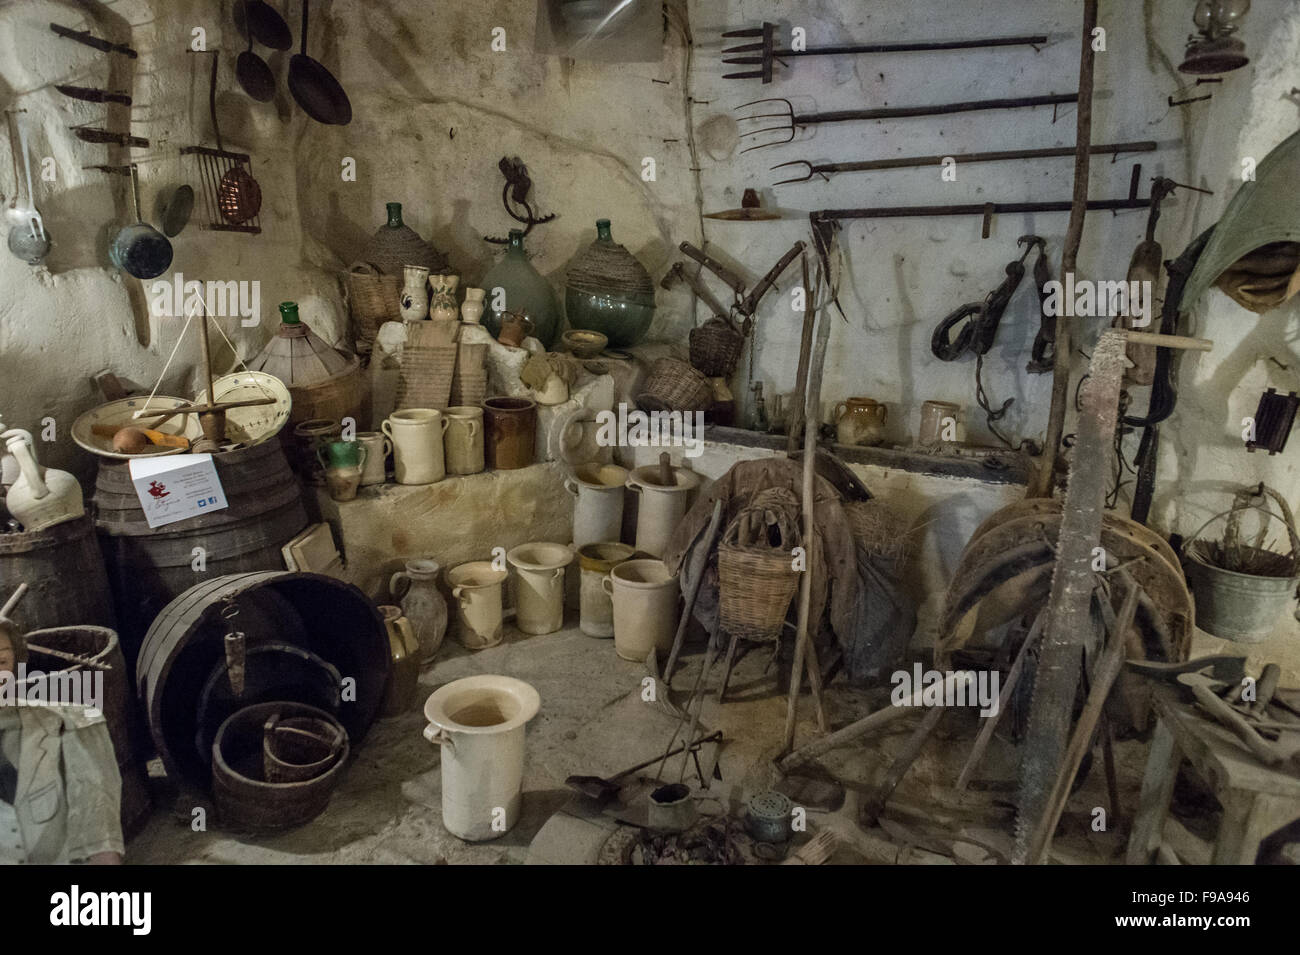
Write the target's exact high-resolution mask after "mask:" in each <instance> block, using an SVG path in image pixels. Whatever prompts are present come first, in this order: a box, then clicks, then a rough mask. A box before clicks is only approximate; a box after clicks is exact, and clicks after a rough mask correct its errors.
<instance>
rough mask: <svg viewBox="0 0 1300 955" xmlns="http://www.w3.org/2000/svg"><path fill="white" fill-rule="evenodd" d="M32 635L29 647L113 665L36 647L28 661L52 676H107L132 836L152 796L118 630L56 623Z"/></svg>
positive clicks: (107, 705) (108, 714)
mask: <svg viewBox="0 0 1300 955" xmlns="http://www.w3.org/2000/svg"><path fill="white" fill-rule="evenodd" d="M26 639H27V642H28V644H29V645H30V644H34V645H36V646H39V647H43V648H45V649H47V650H58V651H62V652H63V653H74V654H76V655H77V656H80V657H85V658H86V659H87V660H88V661H90V662H91V663H98V664H101V665H103V666H106V667H108V669H106V670H103V671H97V670H96V669H95V668H94V667H91V666H86V665H82V664H80V663H70V662H69V661H67V660H62V659H60V658H59V657H56V656H53V655H48V654H45V653H42V652H41V651H40V650H36V649H31V651H30V653H29V655H28V660H27V670H28V673H29V674H31V672H32V671H34V670H39V671H41V672H42V673H47V674H50V673H78V674H83V673H91V674H94V673H96V672H102V673H103V674H104V676H103V681H104V683H103V689H102V694H103V699H102V701H101V702H102V706H103V713H104V719H105V720H106V721H107V722H108V735H109V736H110V737H112V739H113V751H114V752H115V753H116V754H117V768H118V771H119V772H120V773H121V774H122V832H123V833H124V834H125V835H126V836H127V838H130V837H131V836H133V835H135V833H136V832H138V831H139V830H140V828H141V827H142V826H143V825H144V822H145V820H146V819H147V818H148V817H149V809H150V800H149V789H148V786H147V784H146V781H145V772H144V764H143V763H141V762H139V761H138V760H136V759H134V758H133V755H132V747H131V740H132V735H133V733H132V730H133V724H134V723H135V722H136V720H137V719H138V717H137V715H136V709H135V687H134V686H133V685H132V682H131V678H130V675H129V674H128V673H127V669H126V661H125V660H124V659H123V658H122V646H121V644H120V643H119V642H118V639H117V634H116V633H114V632H113V631H112V630H109V629H108V628H107V627H55V628H52V629H48V630H33V631H31V632H29V633H28V634H27V636H26ZM87 702H89V701H88V700H87Z"/></svg>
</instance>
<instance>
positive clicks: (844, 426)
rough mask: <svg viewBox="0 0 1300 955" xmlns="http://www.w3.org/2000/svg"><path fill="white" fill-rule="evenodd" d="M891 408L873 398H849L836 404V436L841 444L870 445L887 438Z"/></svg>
mask: <svg viewBox="0 0 1300 955" xmlns="http://www.w3.org/2000/svg"><path fill="white" fill-rule="evenodd" d="M888 418H889V409H888V408H886V407H885V406H884V405H882V404H880V402H878V401H875V400H873V399H871V398H849V399H847V400H845V401H841V402H840V403H839V404H837V405H836V406H835V436H836V440H837V441H838V442H839V443H840V444H848V445H855V444H856V445H863V446H867V447H870V446H872V445H876V444H880V442H882V441H884V440H885V421H886V420H887V419H888Z"/></svg>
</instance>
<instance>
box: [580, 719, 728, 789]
mask: <svg viewBox="0 0 1300 955" xmlns="http://www.w3.org/2000/svg"><path fill="white" fill-rule="evenodd" d="M721 741H722V730H716V731H715V732H713V733H710V734H709V735H708V736H701V737H700V738H699V739H697V740H696V741H695V742H693V743H682V745H680V746H678V747H677V748H676V749H673V750H671V751H669V752H668V753H665V754H661V755H659V756H654V757H652V758H650V759H647V760H646V761H645V762H644V763H637V764H636V765H635V766H629V767H628V768H627V769H625V770H623V771H622V772H621V773H615V774H614V775H613V776H569V777H568V778H567V779H565V780H564V785H566V786H568V787H569V788H570V789H572V790H574V791H575V792H579V793H581V794H582V795H584V796H586V797H587V798H588V799H594V800H596V802H598V803H601V804H604V803H607V802H609V801H610V800H611V799H613V798H614V797H615V796H617V795H618V793H619V790H621V789H622V788H623V785H622V783H619V782H617V781H616V780H619V779H622V778H623V777H624V776H630V775H632V773H635V772H636V771H637V770H638V769H645V768H646V767H647V766H653V765H654V764H655V763H657V762H659V761H660V760H661V759H665V758H667V757H668V756H676V755H677V754H678V753H686V752H689V753H694V752H695V751H696V750H698V749H699V748H700V747H701V746H703V745H704V744H705V743H719V742H721Z"/></svg>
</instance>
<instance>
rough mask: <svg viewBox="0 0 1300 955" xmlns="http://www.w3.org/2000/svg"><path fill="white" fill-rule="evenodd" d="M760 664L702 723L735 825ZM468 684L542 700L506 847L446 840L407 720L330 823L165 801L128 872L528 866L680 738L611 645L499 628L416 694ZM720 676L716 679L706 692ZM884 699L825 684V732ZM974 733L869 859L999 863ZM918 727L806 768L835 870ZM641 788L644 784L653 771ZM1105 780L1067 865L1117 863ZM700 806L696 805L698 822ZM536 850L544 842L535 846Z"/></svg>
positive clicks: (1000, 768) (1129, 761)
mask: <svg viewBox="0 0 1300 955" xmlns="http://www.w3.org/2000/svg"><path fill="white" fill-rule="evenodd" d="M573 623H575V621H570V624H573ZM701 649H702V648H701V647H695V648H693V652H690V653H688V655H687V656H686V658H685V660H684V663H683V666H682V668H681V669H680V670H679V673H678V675H677V677H676V679H675V680H674V684H675V686H676V687H677V689H676V690H675V691H674V693H673V697H674V699H676V700H677V701H678V702H681V701H683V700H684V698H685V696H686V695H687V694H688V692H689V689H690V687H691V685H692V684H693V682H694V680H695V676H696V674H697V673H698V671H699V667H700V665H701V662H702V656H703V654H702V653H701V652H700V650H701ZM767 657H768V654H767V653H765V652H763V651H762V650H761V649H758V650H755V651H754V652H751V653H749V654H748V655H746V656H744V657H743V658H742V659H741V661H740V663H739V665H738V667H737V670H736V674H735V677H734V678H733V682H732V688H731V689H730V690H729V691H728V699H727V703H726V704H725V706H723V707H721V708H720V707H719V706H718V705H717V703H716V700H715V699H714V698H713V697H712V696H709V697H707V698H706V702H705V706H704V710H703V725H705V726H707V727H709V728H710V729H720V730H722V732H723V734H724V738H725V743H724V744H723V746H722V747H721V749H720V752H719V754H718V770H719V773H720V774H721V777H722V779H721V781H720V782H719V781H717V780H715V781H714V782H713V784H712V786H711V790H712V791H713V792H714V793H717V794H718V795H719V797H721V800H722V801H723V802H722V804H724V805H726V806H728V807H729V808H730V809H731V810H732V811H733V812H734V813H736V814H737V816H739V814H740V812H741V810H742V807H743V805H744V800H745V799H747V798H748V797H749V796H751V795H753V794H754V793H755V792H758V791H761V790H763V789H766V788H769V787H770V786H771V785H772V784H773V783H774V782H775V781H776V776H775V774H774V772H773V770H772V769H771V759H772V757H773V756H774V755H775V754H776V753H777V751H778V749H779V746H780V739H781V736H782V731H783V728H784V721H785V710H786V699H785V696H784V694H782V693H780V692H779V688H778V687H777V684H776V679H775V677H774V675H773V673H772V671H770V670H768V668H767V666H766V664H767ZM719 669H720V668H719ZM477 673H502V674H507V675H511V676H515V677H518V678H521V679H524V680H527V681H528V682H529V683H531V684H532V685H533V686H535V687H536V688H537V690H538V692H539V693H540V694H541V698H542V708H541V712H540V713H539V714H538V716H537V717H536V718H535V719H534V720H533V721H532V722H531V723H530V725H529V729H528V742H527V746H528V749H527V765H526V769H525V779H524V791H525V796H524V802H523V811H522V815H521V818H520V820H519V822H518V824H517V825H516V826H515V827H514V828H513V829H512V830H511V831H510V832H508V833H506V834H505V835H504V836H503V837H501V838H500V839H497V840H495V841H493V842H488V843H479V844H473V845H471V844H467V843H464V842H461V841H460V840H459V839H457V838H455V837H454V836H452V835H450V834H449V833H448V832H447V831H446V830H445V829H444V828H443V826H442V821H441V811H440V808H439V800H440V776H439V770H438V761H439V751H438V749H437V748H436V747H434V746H432V745H430V744H429V743H427V742H426V741H425V740H424V739H423V737H422V735H421V731H422V730H423V728H424V720H423V718H422V715H421V713H420V712H419V711H418V709H416V710H413V711H411V712H409V713H406V714H403V715H401V716H399V717H395V718H392V719H388V720H384V721H381V722H379V723H377V724H376V725H375V726H374V727H373V728H372V729H371V731H370V733H369V735H368V736H367V737H366V739H365V740H364V741H363V742H362V743H361V744H360V745H359V746H355V747H354V748H353V757H352V765H351V767H350V768H349V769H348V771H347V773H346V775H345V777H344V780H343V782H342V783H341V785H340V788H339V789H338V791H337V792H336V793H335V794H334V796H333V798H332V800H331V802H330V805H329V807H328V809H327V810H326V811H325V813H324V814H323V815H321V816H320V817H318V818H317V819H316V820H314V821H313V822H311V823H309V824H308V825H305V826H303V827H301V828H299V829H296V830H293V831H289V832H285V833H282V834H278V835H273V836H251V835H247V834H241V833H236V832H229V831H224V830H223V829H222V828H221V827H220V825H219V823H218V822H217V821H215V819H214V814H213V813H212V812H211V811H210V807H206V808H207V819H208V820H209V824H208V826H207V828H206V831H198V832H196V831H194V830H193V827H192V825H191V822H192V819H193V818H194V814H193V810H194V808H195V806H196V805H198V806H204V805H205V804H204V803H202V802H200V801H197V800H195V799H192V798H185V797H181V798H175V797H174V796H173V797H171V798H164V799H161V800H160V804H166V803H172V804H173V805H172V807H171V811H170V812H168V811H167V809H166V808H161V809H158V810H156V811H155V814H154V816H153V818H152V819H151V820H150V821H149V822H148V824H147V825H146V827H145V829H144V831H143V832H142V833H141V834H140V835H139V836H138V837H137V838H135V839H134V840H133V841H132V842H131V843H130V845H129V846H128V849H127V857H128V861H129V862H133V863H161V864H176V863H214V864H223V863H224V864H239V863H290V864H311V863H444V862H445V863H449V864H460V863H477V864H491V863H522V862H526V861H529V858H528V857H529V850H530V844H531V843H532V842H533V840H534V838H535V837H536V836H537V834H538V832H539V830H541V829H542V828H543V826H544V825H545V824H546V823H547V822H548V820H551V819H552V817H556V819H557V820H558V819H560V818H561V817H560V816H557V813H559V812H560V811H561V810H564V809H566V807H567V811H568V812H575V811H576V810H575V809H574V806H575V804H582V803H583V801H582V800H581V799H579V798H576V797H574V796H573V794H572V793H571V792H570V791H569V790H567V789H566V788H565V787H564V785H563V781H564V779H565V777H566V776H568V775H570V774H574V773H581V774H593V775H600V776H604V775H608V774H611V773H614V772H617V771H619V770H622V769H625V768H626V767H627V766H629V765H632V764H633V763H636V762H638V761H641V760H645V759H650V758H652V757H654V756H655V755H657V754H659V753H661V752H663V751H664V749H665V747H666V743H667V740H668V739H669V737H670V736H671V735H672V733H673V731H674V729H675V727H676V725H677V721H676V719H675V718H674V717H673V716H671V715H669V714H668V713H667V712H665V710H664V709H663V708H661V707H660V706H657V705H656V704H654V703H647V702H644V701H643V699H642V695H643V694H642V690H643V680H644V679H645V676H646V674H645V670H644V666H642V665H638V664H633V663H629V662H627V661H624V660H621V659H619V658H618V657H617V656H616V655H615V653H614V648H613V645H612V641H608V640H595V639H591V638H589V637H586V636H584V635H583V634H582V633H581V632H580V631H579V630H578V629H577V627H576V626H573V625H570V626H568V627H566V628H565V629H563V630H561V631H559V632H557V633H553V634H548V635H546V636H525V635H523V634H520V633H519V632H517V631H515V630H514V629H513V628H510V627H507V639H506V640H505V642H504V643H502V644H501V645H500V646H498V647H494V648H492V649H489V650H483V651H480V652H478V653H474V654H471V653H468V652H467V651H464V650H462V649H461V648H460V647H459V646H458V645H455V644H454V643H453V642H452V641H450V640H449V641H448V644H447V645H446V646H445V647H444V650H443V651H442V654H441V655H440V657H439V659H438V661H437V662H436V664H435V665H434V666H433V668H432V669H431V670H429V671H427V672H426V673H425V674H424V676H423V681H422V682H423V684H424V687H423V689H424V690H428V691H429V692H431V691H432V690H433V689H435V688H436V687H438V686H440V685H442V684H443V683H446V682H448V681H450V680H454V679H457V678H459V677H463V676H469V675H473V674H477ZM716 673H717V670H715V677H714V679H712V680H711V681H710V683H711V684H714V685H716ZM423 696H424V694H423V693H422V698H423ZM887 696H888V693H887V690H885V691H872V692H862V691H855V690H851V689H849V688H847V687H844V686H843V685H842V684H841V683H839V682H837V683H835V684H833V685H832V687H831V688H830V689H829V690H828V695H827V708H828V715H829V718H830V722H831V725H832V726H841V725H844V724H845V723H847V722H849V721H851V720H853V719H856V718H858V717H860V716H862V715H865V714H866V713H868V712H870V711H872V710H873V709H876V708H878V707H879V706H881V705H885V704H887ZM804 703H805V705H804V706H803V707H801V717H802V718H801V721H800V723H799V725H798V737H797V738H798V739H799V740H806V739H809V738H811V737H812V735H813V734H814V732H815V725H814V724H813V722H812V713H811V704H810V703H808V702H807V697H805V698H804ZM976 721H977V717H975V716H974V714H973V713H967V712H961V713H958V714H955V715H953V716H951V717H949V718H947V719H945V720H944V722H943V723H941V724H940V727H939V732H938V733H937V734H936V736H935V737H934V738H932V740H931V742H930V743H929V744H928V745H927V747H926V749H925V751H924V752H923V754H922V756H921V758H920V759H919V760H918V761H917V763H916V765H915V766H914V767H913V769H912V771H911V773H909V775H908V776H907V778H906V779H905V780H904V781H903V784H902V785H901V786H900V788H899V789H898V791H897V792H896V794H895V796H894V798H893V799H892V800H891V801H890V804H889V805H890V809H889V812H888V814H887V815H888V818H886V819H885V820H884V821H883V822H882V824H881V825H882V827H883V828H882V829H873V830H871V832H872V834H873V835H872V841H871V844H870V845H869V846H868V847H867V849H879V847H880V845H882V844H884V845H888V844H889V842H884V841H882V840H891V841H892V842H893V843H894V844H896V845H898V846H899V847H900V848H904V849H905V850H906V851H904V853H903V855H902V856H901V857H900V859H901V861H915V862H938V863H951V862H952V861H954V860H953V859H952V858H951V856H952V853H951V852H950V851H946V852H938V853H931V852H930V851H928V849H927V846H928V847H930V848H935V849H942V847H941V846H936V845H935V843H934V839H933V837H934V836H937V835H940V834H946V835H948V836H949V837H951V836H952V835H954V834H961V837H962V838H963V839H965V840H967V841H966V842H964V843H963V844H962V845H963V847H964V851H963V852H961V853H959V854H958V859H957V860H956V861H965V862H993V861H998V860H999V859H1000V858H1004V857H1005V854H1006V853H1007V852H1008V851H1009V847H1010V833H1011V831H1012V830H1011V818H1012V811H1011V808H1010V804H1009V802H1008V800H1009V798H1010V796H1011V789H1010V787H1009V783H1010V780H1011V779H1012V778H1013V777H1012V772H1013V768H1014V762H1013V759H1012V757H1013V754H1014V750H1013V749H1012V748H1011V747H1010V746H1009V745H1005V744H1002V743H1001V742H1000V741H995V744H994V746H993V747H992V748H991V749H990V752H989V756H988V757H987V761H986V769H987V771H988V772H987V773H986V774H984V775H986V776H991V777H993V780H992V781H991V782H989V783H988V784H987V785H981V786H978V787H973V788H972V790H971V791H969V792H967V793H965V794H960V795H959V794H957V793H955V792H953V790H952V780H954V779H955V778H956V775H957V771H958V769H959V767H960V765H961V763H962V761H963V759H964V757H965V754H966V752H967V751H968V750H969V747H970V744H971V741H972V740H973V739H974V736H975V732H976V730H977V727H976V725H975V723H976ZM914 725H915V720H912V719H909V718H904V719H902V720H899V721H897V722H896V723H894V724H893V725H892V726H891V727H890V728H889V729H888V730H887V731H885V732H882V733H880V734H878V735H876V736H873V737H871V738H868V739H867V740H865V741H863V742H862V743H859V744H854V745H850V746H847V747H844V748H843V749H841V750H837V751H835V752H833V753H831V754H828V755H827V756H826V757H824V758H823V759H822V761H821V765H820V767H816V768H815V770H814V771H815V772H817V773H819V774H823V775H825V774H829V775H830V776H833V777H834V778H835V779H837V780H839V782H840V783H842V784H843V786H844V788H845V790H846V791H847V792H846V797H845V798H843V799H842V800H841V805H840V806H839V807H838V808H837V809H836V807H835V806H831V807H822V808H823V809H825V808H829V809H832V810H836V811H833V812H819V811H818V808H817V807H815V806H811V804H810V812H809V819H810V823H809V831H810V833H811V832H812V831H815V829H816V828H817V827H819V826H823V825H825V826H830V827H832V828H835V829H836V831H837V832H841V833H842V834H843V835H844V840H843V844H844V848H842V849H840V850H838V851H837V853H836V855H835V856H834V857H833V858H832V860H831V861H832V862H860V861H864V859H875V860H876V861H879V859H878V857H877V856H873V854H872V853H871V852H869V851H866V850H863V851H855V850H854V849H853V848H852V845H853V842H854V840H859V841H861V840H862V838H863V837H862V831H861V830H860V829H858V828H857V827H856V825H855V824H854V819H855V818H856V807H857V805H858V803H859V800H860V796H861V795H862V794H863V793H865V792H869V791H870V788H871V787H872V785H873V784H874V783H875V782H876V781H878V780H879V778H880V777H881V776H882V775H883V773H884V771H885V769H886V768H887V767H888V760H889V757H890V755H891V754H892V753H893V752H895V751H897V749H898V748H899V747H901V745H902V743H903V742H904V741H905V740H906V738H907V735H908V734H909V733H910V731H911V728H912V727H913V726H914ZM1144 757H1145V745H1143V744H1139V743H1128V744H1122V745H1121V746H1120V748H1119V761H1120V765H1121V779H1122V782H1123V784H1124V786H1123V792H1122V797H1121V798H1122V800H1123V801H1124V802H1125V803H1126V804H1127V806H1128V808H1129V811H1130V812H1131V811H1132V809H1133V808H1134V807H1135V806H1136V801H1137V786H1138V783H1139V780H1140V774H1141V766H1142V761H1143V759H1144ZM706 763H707V761H706ZM680 767H681V763H680V757H676V758H674V759H672V760H670V761H669V763H668V767H667V770H666V772H665V774H664V775H665V778H666V779H668V780H670V781H671V780H675V779H676V776H677V773H678V772H679V770H680ZM648 775H650V776H653V769H652V770H651V771H649V774H648ZM1100 777H1101V773H1100V772H1094V773H1092V774H1091V775H1090V776H1089V779H1088V782H1087V784H1086V785H1085V787H1084V788H1083V789H1082V790H1080V792H1079V793H1077V794H1076V796H1075V798H1074V799H1073V800H1072V801H1071V804H1070V807H1069V809H1068V810H1067V813H1066V816H1065V817H1064V819H1063V822H1062V828H1061V831H1060V833H1061V834H1060V836H1059V838H1058V839H1057V847H1056V855H1057V857H1058V859H1060V860H1061V861H1078V862H1093V863H1100V862H1112V861H1115V860H1116V855H1117V854H1118V853H1119V852H1120V851H1121V849H1122V845H1123V840H1122V833H1121V832H1116V831H1112V832H1103V833H1094V832H1092V831H1091V829H1090V828H1089V826H1088V822H1089V821H1090V818H1091V817H1090V807H1092V806H1095V805H1104V804H1105V798H1104V795H1102V794H1101V791H1102V789H1103V785H1102V782H1101V779H1100ZM155 782H156V783H161V782H164V781H162V780H155ZM704 805H705V804H704V803H701V811H702V812H703V811H705V810H704V808H703V807H704ZM712 805H713V806H714V810H713V811H715V812H721V811H722V809H721V806H720V804H719V803H718V802H717V801H716V800H715V801H713V803H712ZM579 815H581V813H579ZM598 822H599V824H600V825H602V826H604V827H605V828H606V829H607V830H612V828H613V827H614V825H615V823H613V822H611V821H610V820H608V819H607V818H602V819H599V820H598ZM555 831H556V830H555V829H554V827H553V828H552V829H551V830H550V832H551V833H552V834H553V833H554V832H555ZM592 835H599V834H598V833H596V832H595V830H591V829H588V830H587V836H588V837H590V836H592ZM563 838H564V839H568V837H567V836H565V837H563ZM543 841H544V840H540V839H539V840H538V842H539V844H540V843H541V842H543ZM599 841H600V839H599V838H597V839H596V842H599ZM796 841H798V840H796ZM579 848H580V847H579ZM948 849H949V850H950V849H951V843H949V844H948ZM585 851H586V850H585V849H584V850H582V851H581V852H578V856H581V855H582V852H585ZM532 861H561V860H557V858H556V850H555V848H554V839H553V838H552V839H551V846H550V848H548V849H547V850H546V851H545V852H542V851H541V850H538V851H535V853H534V859H533V860H532ZM563 861H584V859H583V858H574V857H570V858H566V859H565V860H563Z"/></svg>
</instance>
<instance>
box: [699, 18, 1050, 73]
mask: <svg viewBox="0 0 1300 955" xmlns="http://www.w3.org/2000/svg"><path fill="white" fill-rule="evenodd" d="M722 35H723V36H724V37H727V38H730V37H756V38H758V42H757V43H746V44H745V45H743V46H733V47H728V48H727V49H725V50H723V51H722V53H723V56H724V57H725V56H726V55H727V54H729V53H757V54H758V55H757V56H737V57H732V58H731V59H723V61H722V62H723V63H727V64H729V65H735V66H757V67H758V69H757V70H750V71H747V72H744V73H724V74H723V76H722V78H723V79H724V80H746V79H753V78H761V79H762V80H763V82H764V83H770V82H772V64H773V63H774V62H778V61H784V60H785V58H787V57H792V56H838V55H841V54H846V53H924V52H932V51H936V50H972V49H981V48H989V47H998V46H1032V47H1035V48H1037V47H1040V46H1042V45H1043V44H1045V43H1046V42H1047V37H1046V36H1043V35H1037V36H1002V37H991V38H984V39H978V40H922V41H914V42H910V43H865V44H852V45H847V46H820V47H811V48H808V49H804V50H785V49H777V48H776V24H775V23H764V24H763V26H762V27H761V28H759V29H756V30H729V31H727V32H726V33H724V34H722ZM781 65H782V66H785V65H786V64H785V63H784V62H781Z"/></svg>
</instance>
